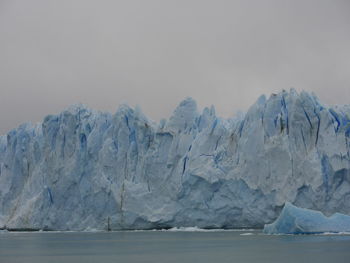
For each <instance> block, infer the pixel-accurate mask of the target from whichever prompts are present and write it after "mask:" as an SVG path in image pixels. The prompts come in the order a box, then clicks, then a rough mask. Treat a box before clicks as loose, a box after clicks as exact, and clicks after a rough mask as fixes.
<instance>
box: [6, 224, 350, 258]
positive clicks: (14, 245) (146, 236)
mask: <svg viewBox="0 0 350 263" xmlns="http://www.w3.org/2000/svg"><path fill="white" fill-rule="evenodd" d="M349 259H350V235H297V236H293V235H276V236H269V235H263V234H261V232H260V231H252V230H249V231H243V232H240V231H218V232H213V231H210V232H200V231H195V232H181V231H163V232H162V231H135V232H108V233H77V232H71V233H0V262H6V263H11V262H26V263H27V262H28V263H32V262H33V263H34V262H35V263H38V262H39V263H40V262H50V263H55V262H68V263H69V262H78V263H79V262H84V263H85V262H98V263H104V262H170V263H171V262H198V263H199V262H201V263H202V262H298V263H300V262H308V263H310V262H330V261H331V262H347V263H348V262H350V261H349Z"/></svg>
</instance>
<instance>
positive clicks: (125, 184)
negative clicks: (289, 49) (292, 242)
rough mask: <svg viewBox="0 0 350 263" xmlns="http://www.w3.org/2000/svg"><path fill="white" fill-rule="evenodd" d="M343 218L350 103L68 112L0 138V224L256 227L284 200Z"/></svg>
mask: <svg viewBox="0 0 350 263" xmlns="http://www.w3.org/2000/svg"><path fill="white" fill-rule="evenodd" d="M286 201H289V202H291V203H293V204H295V205H297V206H300V207H307V208H310V209H315V210H320V211H322V212H324V213H326V214H332V213H335V212H340V213H345V214H350V107H349V106H341V107H340V106H335V107H328V106H326V105H323V104H322V103H321V102H319V100H318V99H317V98H316V97H315V96H314V95H313V94H309V93H306V92H301V93H298V92H296V91H295V90H293V89H292V90H290V91H289V92H288V91H282V92H280V93H278V94H272V95H271V96H270V97H269V98H266V97H265V96H261V97H260V98H259V99H258V100H257V102H256V103H255V104H253V105H252V106H251V107H250V109H249V110H248V112H247V113H246V114H244V115H242V114H241V115H240V116H237V117H234V118H230V119H223V118H220V117H218V116H216V114H215V109H214V107H209V108H205V109H204V110H203V111H202V112H199V111H198V109H197V106H196V102H195V101H194V100H193V99H191V98H187V99H185V100H184V101H182V102H181V103H180V104H179V105H178V107H177V108H176V109H175V111H174V113H173V115H172V116H171V117H170V118H169V119H168V120H162V121H161V122H160V123H155V122H154V121H151V120H149V119H148V118H147V117H146V116H145V115H144V114H143V113H142V112H141V111H140V110H139V109H133V108H130V107H128V106H126V105H123V106H121V107H119V109H118V110H117V112H116V113H115V114H110V113H103V112H98V111H94V110H91V109H89V108H87V107H85V106H82V105H77V106H73V107H70V108H68V109H66V110H64V111H63V112H62V113H60V114H57V115H49V116H47V117H46V118H45V119H44V120H43V122H42V123H39V124H37V125H32V124H23V125H21V126H19V127H18V128H16V129H14V130H12V131H10V132H9V133H8V134H6V135H4V136H0V229H1V228H3V229H10V230H11V229H17V230H24V229H37V230H38V229H47V230H60V231H61V230H64V231H67V230H89V229H96V230H120V229H168V228H173V227H191V226H197V227H198V228H206V229H216V228H224V229H230V228H262V227H263V226H264V224H266V223H269V222H272V221H273V220H275V219H276V218H277V217H278V215H279V213H280V208H281V207H282V206H283V204H284V203H285V202H286Z"/></svg>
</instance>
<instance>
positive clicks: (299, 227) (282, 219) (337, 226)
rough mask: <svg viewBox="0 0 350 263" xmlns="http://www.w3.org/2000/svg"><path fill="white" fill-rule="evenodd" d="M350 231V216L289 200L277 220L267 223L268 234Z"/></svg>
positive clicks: (266, 230)
mask: <svg viewBox="0 0 350 263" xmlns="http://www.w3.org/2000/svg"><path fill="white" fill-rule="evenodd" d="M339 232H350V216H348V215H344V214H340V213H335V214H333V215H332V216H330V217H327V216H325V215H324V214H322V213H321V212H319V211H315V210H310V209H305V208H299V207H296V206H294V205H292V204H291V203H289V202H287V203H286V204H285V206H284V208H283V210H282V212H281V214H280V216H279V217H278V218H277V220H276V221H275V222H273V223H272V224H269V225H265V227H264V233H266V234H316V233H339Z"/></svg>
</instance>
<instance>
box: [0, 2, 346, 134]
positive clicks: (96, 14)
mask: <svg viewBox="0 0 350 263" xmlns="http://www.w3.org/2000/svg"><path fill="white" fill-rule="evenodd" d="M290 87H294V88H296V89H297V90H299V91H300V90H303V89H304V90H306V91H314V92H315V93H316V94H317V95H318V97H319V98H320V99H321V100H322V101H323V102H324V103H327V104H336V103H339V104H346V103H350V96H349V95H350V1H347V0H339V1H337V0H332V1H331V0H328V1H322V0H314V1H311V0H310V1H308V0H299V1H298V0H294V1H283V0H276V1H266V0H265V1H262V0H257V1H249V0H245V1H220V0H212V1H204V0H198V1H191V0H185V1H181V0H173V1H166V0H159V1H153V0H140V1H133V0H126V1H117V0H115V1H112V0H111V1H101V0H96V1H89V0H76V1H74V0H67V1H64V0H57V1H50V0H30V1H28V0H23V1H17V0H0V90H1V94H0V133H1V134H4V133H6V132H8V131H9V130H10V129H12V128H15V127H17V126H18V125H19V124H21V123H23V122H27V121H31V122H37V121H41V120H42V119H43V117H44V116H45V115H47V114H56V113H59V112H60V111H62V110H63V109H64V108H66V107H67V106H69V105H71V104H75V103H84V104H87V105H88V106H89V107H91V108H95V109H99V110H103V111H110V112H115V111H116V109H117V107H118V105H120V104H121V103H128V104H130V105H131V106H135V105H139V106H140V107H141V109H142V110H143V111H144V113H145V114H146V115H147V116H148V117H150V118H151V119H154V120H159V119H160V118H164V117H169V115H170V114H171V113H172V111H173V110H174V108H175V107H176V105H177V104H178V103H179V102H180V101H181V100H182V99H184V98H185V97H187V96H191V97H193V98H194V99H195V100H196V101H197V103H198V105H199V107H200V108H202V107H203V106H210V105H211V104H213V105H215V107H216V110H217V114H218V115H220V116H223V117H229V116H232V115H233V114H234V113H235V112H236V111H237V110H243V111H245V110H247V108H248V107H249V106H250V105H251V104H252V103H254V102H255V100H256V99H257V98H258V97H259V96H260V95H261V94H266V95H269V94H270V93H271V92H278V91H280V90H282V89H289V88H290Z"/></svg>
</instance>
